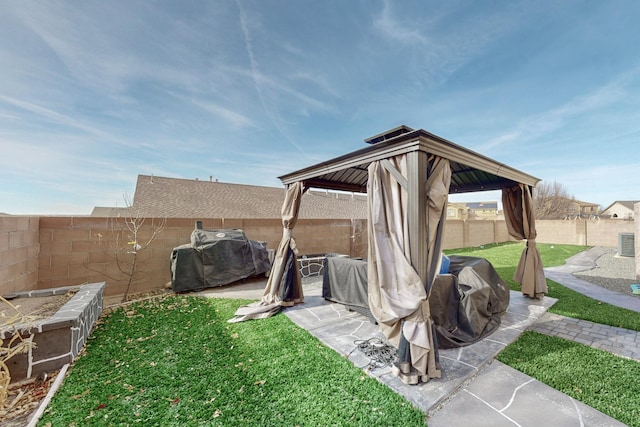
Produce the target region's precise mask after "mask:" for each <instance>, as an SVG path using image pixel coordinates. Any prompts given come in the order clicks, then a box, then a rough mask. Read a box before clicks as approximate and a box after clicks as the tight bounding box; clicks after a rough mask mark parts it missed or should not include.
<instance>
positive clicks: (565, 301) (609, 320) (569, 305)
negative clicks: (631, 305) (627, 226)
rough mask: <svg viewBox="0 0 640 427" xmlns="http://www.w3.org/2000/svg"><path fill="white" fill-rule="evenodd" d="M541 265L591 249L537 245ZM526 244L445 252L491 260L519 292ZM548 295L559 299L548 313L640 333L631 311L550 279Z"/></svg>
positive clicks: (638, 319)
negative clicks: (518, 272) (519, 272)
mask: <svg viewBox="0 0 640 427" xmlns="http://www.w3.org/2000/svg"><path fill="white" fill-rule="evenodd" d="M537 246H538V250H539V251H540V256H541V257H542V264H543V265H544V266H545V267H555V266H558V265H564V264H565V260H566V259H567V258H570V257H571V256H573V255H575V254H577V253H579V252H582V251H584V250H585V249H588V247H587V246H573V245H550V244H541V243H539V244H538V245H537ZM523 249H524V244H523V243H500V244H494V245H485V246H483V247H479V248H465V249H455V250H448V251H445V252H446V253H449V254H456V255H468V256H479V257H483V258H486V259H488V260H489V261H490V262H491V264H493V266H494V268H495V269H496V271H497V272H498V274H499V275H500V277H502V278H503V279H504V280H505V281H506V282H507V283H508V284H509V287H510V288H511V289H512V290H515V291H519V290H520V285H519V284H518V283H516V282H515V281H514V280H513V274H514V273H515V271H516V266H517V264H518V261H519V260H520V253H521V252H522V250H523ZM547 288H548V290H549V292H548V293H547V295H548V296H550V297H552V298H556V299H557V300H558V302H556V303H555V304H554V305H553V306H551V308H549V310H548V311H549V312H551V313H556V314H560V315H562V316H567V317H574V318H576V319H582V320H588V321H590V322H594V323H600V324H603V325H609V326H617V327H619V328H625V329H631V330H634V331H640V316H639V315H638V313H636V312H635V311H632V310H627V309H624V308H620V307H616V306H613V305H611V304H607V303H604V302H601V301H597V300H594V299H593V298H589V297H587V296H585V295H583V294H581V293H579V292H576V291H574V290H572V289H569V288H567V287H565V286H562V285H561V284H559V283H556V282H554V281H553V280H549V279H547Z"/></svg>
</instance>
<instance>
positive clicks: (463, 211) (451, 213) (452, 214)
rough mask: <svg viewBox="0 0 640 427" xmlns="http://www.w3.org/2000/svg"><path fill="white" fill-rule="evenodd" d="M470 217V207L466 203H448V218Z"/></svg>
mask: <svg viewBox="0 0 640 427" xmlns="http://www.w3.org/2000/svg"><path fill="white" fill-rule="evenodd" d="M468 217H469V209H467V205H465V204H464V203H452V202H449V203H448V204H447V219H467V218H468Z"/></svg>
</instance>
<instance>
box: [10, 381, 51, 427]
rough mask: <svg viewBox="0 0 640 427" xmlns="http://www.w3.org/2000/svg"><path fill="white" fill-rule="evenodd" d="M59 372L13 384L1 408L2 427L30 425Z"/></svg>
mask: <svg viewBox="0 0 640 427" xmlns="http://www.w3.org/2000/svg"><path fill="white" fill-rule="evenodd" d="M59 372H60V371H59V370H57V371H54V372H50V373H48V374H47V375H41V376H40V377H38V378H36V379H31V380H25V381H22V382H19V383H14V384H11V385H10V386H9V393H8V396H7V401H6V402H5V405H4V407H3V408H0V420H1V421H0V427H22V426H26V425H27V424H29V421H30V420H31V418H33V416H34V415H35V413H36V411H37V410H38V408H39V407H40V404H41V403H42V400H43V399H44V398H45V397H46V396H47V393H49V389H51V386H52V385H53V383H54V381H55V379H56V377H57V376H58V373H59Z"/></svg>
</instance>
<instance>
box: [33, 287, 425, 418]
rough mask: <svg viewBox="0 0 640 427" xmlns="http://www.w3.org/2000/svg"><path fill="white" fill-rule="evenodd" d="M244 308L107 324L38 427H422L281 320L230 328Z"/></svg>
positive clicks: (172, 300)
mask: <svg viewBox="0 0 640 427" xmlns="http://www.w3.org/2000/svg"><path fill="white" fill-rule="evenodd" d="M247 302H248V301H241V300H224V299H206V298H198V297H186V296H172V297H166V298H157V299H152V300H149V301H145V302H141V303H137V304H134V305H131V306H128V307H126V308H120V309H118V310H116V311H114V312H113V313H111V314H109V315H107V316H105V317H104V318H103V320H102V322H101V324H99V325H98V326H97V327H96V330H95V331H94V333H93V334H92V335H91V337H90V339H89V340H88V343H87V347H86V352H85V354H84V355H83V356H82V357H80V358H79V359H78V361H77V362H76V364H75V365H74V366H73V367H72V369H71V370H70V373H69V374H68V377H67V378H66V380H65V382H64V384H63V386H62V387H61V389H60V390H59V391H58V393H57V394H56V395H55V397H54V399H53V400H52V402H51V403H50V405H49V407H48V409H47V411H46V413H45V415H44V416H43V418H42V420H41V421H40V423H39V425H48V424H47V423H51V424H50V425H51V426H70V425H73V426H90V425H95V426H106V425H118V426H119V425H141V426H151V425H155V426H186V425H189V426H190V425H211V426H216V425H221V426H222V425H224V426H236V425H238V426H240V425H242V426H244V425H255V426H272V425H273V426H276V425H277V426H282V425H286V426H296V425H300V426H329V425H335V426H352V425H367V426H391V425H402V426H424V425H425V422H426V419H425V415H424V414H423V413H422V412H421V411H420V410H418V409H416V408H414V407H413V406H412V405H411V404H410V403H409V402H407V401H406V400H405V399H404V398H403V397H401V396H400V395H398V394H396V393H394V392H393V391H392V390H391V389H389V388H388V387H386V386H385V385H383V384H381V383H379V382H378V381H376V380H375V379H373V378H371V377H369V376H367V375H366V374H364V373H363V372H362V370H360V369H358V368H356V367H354V366H353V364H352V363H351V362H350V361H349V360H347V359H346V358H344V357H342V356H340V355H339V354H338V353H336V352H335V351H333V350H332V349H330V348H328V347H326V346H324V345H323V344H322V343H320V341H318V340H317V339H316V338H315V337H313V336H312V335H310V334H309V333H307V331H305V330H304V329H301V328H299V327H298V326H297V325H295V324H294V323H293V322H291V320H289V318H288V317H286V316H284V315H278V316H275V317H273V318H270V319H266V320H261V321H254V322H245V323H233V324H230V323H227V322H226V320H227V319H229V318H231V317H232V316H233V313H234V312H235V310H236V309H237V308H238V307H239V306H240V305H241V304H246V303H247Z"/></svg>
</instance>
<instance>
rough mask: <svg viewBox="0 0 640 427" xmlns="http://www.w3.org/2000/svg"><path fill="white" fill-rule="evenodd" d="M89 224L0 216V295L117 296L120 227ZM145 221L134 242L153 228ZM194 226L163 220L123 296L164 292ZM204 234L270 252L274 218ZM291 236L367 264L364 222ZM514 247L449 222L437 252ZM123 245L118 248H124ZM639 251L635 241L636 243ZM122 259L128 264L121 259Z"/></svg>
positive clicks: (221, 223) (573, 224)
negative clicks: (100, 292)
mask: <svg viewBox="0 0 640 427" xmlns="http://www.w3.org/2000/svg"><path fill="white" fill-rule="evenodd" d="M114 221H115V220H114V219H110V218H96V217H41V218H38V217H12V216H10V217H0V227H1V228H0V290H1V291H2V293H10V292H17V291H25V290H33V289H48V288H55V287H61V286H71V285H80V284H83V283H94V282H101V281H106V282H107V287H106V289H105V295H106V296H113V295H122V294H123V293H124V292H125V290H126V287H127V281H128V277H127V275H126V274H123V273H122V272H121V271H120V270H119V269H118V267H117V265H116V262H115V249H116V247H117V246H118V245H117V242H120V248H121V249H122V248H124V249H125V252H126V249H128V248H129V247H128V246H127V245H126V243H127V242H128V240H129V238H128V236H126V233H123V232H122V231H121V230H120V231H119V229H120V228H122V225H123V224H122V221H120V223H119V224H118V223H114ZM159 222H161V220H158V219H153V218H150V219H146V220H145V223H144V225H143V227H142V228H141V233H140V239H139V240H144V238H145V237H148V236H149V235H150V233H151V230H152V228H153V224H158V223H159ZM195 222H196V220H195V219H190V218H187V219H181V218H170V219H167V220H166V223H165V228H164V230H163V231H162V232H161V233H160V234H159V235H158V236H157V237H156V238H155V239H154V240H153V242H152V243H151V244H150V245H149V247H148V248H146V249H145V250H143V251H140V252H139V253H138V255H137V262H138V266H137V269H136V275H135V276H134V280H133V283H132V286H131V289H130V290H129V292H131V293H137V292H143V291H149V290H153V289H157V288H161V287H163V286H164V285H165V284H167V282H169V281H170V279H171V273H170V255H171V251H172V249H173V248H174V247H176V246H179V245H182V244H186V243H189V241H190V236H191V232H192V231H193V229H194V228H195ZM202 226H203V228H204V229H216V228H240V229H242V230H244V231H245V234H246V235H247V237H248V238H249V239H252V240H262V241H266V242H267V246H268V247H269V248H270V249H276V248H277V246H278V244H279V242H280V239H281V237H282V223H281V221H280V220H279V219H227V218H224V219H222V218H208V219H202ZM536 227H537V230H538V238H537V241H538V242H541V243H556V244H563V243H564V244H574V245H592V246H606V247H617V239H618V233H620V232H630V231H631V232H632V231H633V230H634V222H632V221H622V220H617V221H614V220H612V221H605V220H601V221H537V222H536ZM293 235H294V236H295V237H296V241H297V243H298V249H299V252H300V254H303V255H310V254H323V253H327V252H336V253H343V254H348V255H350V256H352V257H361V258H366V257H367V249H368V244H367V221H366V220H299V221H298V223H297V225H296V227H295V229H294V232H293ZM509 240H513V239H512V238H511V237H510V236H509V235H508V232H507V227H506V224H505V222H504V221H499V220H495V221H493V220H467V221H464V220H448V221H447V223H446V225H445V231H444V243H443V248H444V249H455V248H462V247H473V246H480V245H484V244H489V243H499V242H505V241H509ZM123 243H124V244H123ZM636 244H638V240H637V241H636ZM121 255H122V256H124V258H121V260H124V261H130V260H131V257H130V256H128V255H127V254H126V253H124V254H121Z"/></svg>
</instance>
